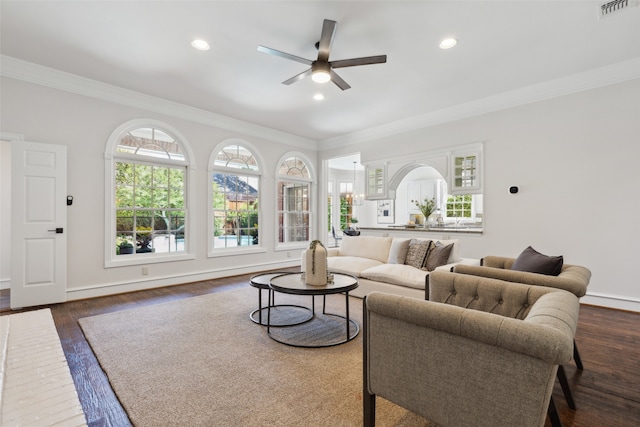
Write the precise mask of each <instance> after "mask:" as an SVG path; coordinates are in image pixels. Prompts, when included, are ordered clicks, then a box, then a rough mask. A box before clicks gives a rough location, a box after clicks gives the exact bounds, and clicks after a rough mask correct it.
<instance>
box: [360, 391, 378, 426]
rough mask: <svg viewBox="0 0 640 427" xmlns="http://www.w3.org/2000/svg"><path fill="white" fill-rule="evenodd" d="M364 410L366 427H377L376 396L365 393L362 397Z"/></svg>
mask: <svg viewBox="0 0 640 427" xmlns="http://www.w3.org/2000/svg"><path fill="white" fill-rule="evenodd" d="M362 400H363V408H364V414H363V415H364V423H363V425H364V427H375V425H376V395H375V394H369V393H367V392H366V391H365V394H364V395H363V396H362Z"/></svg>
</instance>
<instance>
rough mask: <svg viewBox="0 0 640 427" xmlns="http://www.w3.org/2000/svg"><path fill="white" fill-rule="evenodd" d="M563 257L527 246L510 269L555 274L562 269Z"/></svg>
mask: <svg viewBox="0 0 640 427" xmlns="http://www.w3.org/2000/svg"><path fill="white" fill-rule="evenodd" d="M563 262H564V258H563V257H562V255H560V256H547V255H543V254H541V253H540V252H538V251H536V250H535V249H533V248H532V247H531V246H529V247H527V249H525V250H524V251H522V253H521V254H520V255H518V258H516V260H515V261H514V262H513V265H512V266H511V269H512V270H517V271H528V272H530V273H538V274H547V275H549V276H557V275H558V274H560V272H561V271H562V264H563Z"/></svg>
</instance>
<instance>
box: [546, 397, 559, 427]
mask: <svg viewBox="0 0 640 427" xmlns="http://www.w3.org/2000/svg"><path fill="white" fill-rule="evenodd" d="M547 415H548V416H549V420H550V421H551V425H552V426H553V427H562V422H561V421H560V416H559V415H558V411H557V410H556V404H555V403H553V397H551V399H549V408H548V409H547Z"/></svg>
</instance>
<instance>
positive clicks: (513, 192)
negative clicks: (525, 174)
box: [509, 185, 518, 194]
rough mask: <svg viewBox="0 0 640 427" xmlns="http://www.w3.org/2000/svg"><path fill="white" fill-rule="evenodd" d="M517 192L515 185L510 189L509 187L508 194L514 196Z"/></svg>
mask: <svg viewBox="0 0 640 427" xmlns="http://www.w3.org/2000/svg"><path fill="white" fill-rule="evenodd" d="M517 192H518V187H516V186H515V185H514V186H512V187H509V193H511V194H516V193H517Z"/></svg>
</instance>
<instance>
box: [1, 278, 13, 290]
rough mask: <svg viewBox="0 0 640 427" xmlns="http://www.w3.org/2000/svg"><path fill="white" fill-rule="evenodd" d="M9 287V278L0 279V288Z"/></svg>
mask: <svg viewBox="0 0 640 427" xmlns="http://www.w3.org/2000/svg"><path fill="white" fill-rule="evenodd" d="M3 289H11V279H0V290H3Z"/></svg>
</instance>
